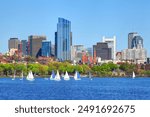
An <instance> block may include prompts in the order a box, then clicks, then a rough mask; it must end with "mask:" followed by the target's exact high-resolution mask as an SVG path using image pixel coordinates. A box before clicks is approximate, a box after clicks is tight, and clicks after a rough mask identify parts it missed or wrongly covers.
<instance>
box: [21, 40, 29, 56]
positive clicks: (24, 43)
mask: <svg viewBox="0 0 150 117" xmlns="http://www.w3.org/2000/svg"><path fill="white" fill-rule="evenodd" d="M21 44H22V55H23V56H26V55H27V46H28V42H27V40H21Z"/></svg>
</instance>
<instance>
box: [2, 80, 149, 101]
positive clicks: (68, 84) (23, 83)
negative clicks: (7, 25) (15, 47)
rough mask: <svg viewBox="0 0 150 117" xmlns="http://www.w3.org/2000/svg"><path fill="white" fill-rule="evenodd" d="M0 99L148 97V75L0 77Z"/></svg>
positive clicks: (129, 98) (122, 98) (144, 98)
mask: <svg viewBox="0 0 150 117" xmlns="http://www.w3.org/2000/svg"><path fill="white" fill-rule="evenodd" d="M0 99H1V100H150V78H136V79H131V78H95V79H93V80H90V79H88V78H82V80H79V81H75V80H74V79H71V80H69V81H64V80H61V81H52V80H45V79H43V78H37V79H36V80H35V81H33V82H31V81H27V80H25V79H24V80H20V79H15V80H11V79H10V78H0Z"/></svg>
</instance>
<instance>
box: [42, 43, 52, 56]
mask: <svg viewBox="0 0 150 117" xmlns="http://www.w3.org/2000/svg"><path fill="white" fill-rule="evenodd" d="M42 56H43V57H50V56H51V42H50V41H45V40H44V41H42Z"/></svg>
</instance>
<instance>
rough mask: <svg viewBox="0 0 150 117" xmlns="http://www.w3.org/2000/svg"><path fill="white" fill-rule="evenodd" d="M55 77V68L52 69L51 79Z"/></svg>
mask: <svg viewBox="0 0 150 117" xmlns="http://www.w3.org/2000/svg"><path fill="white" fill-rule="evenodd" d="M54 79H55V72H54V70H52V73H51V76H50V80H54Z"/></svg>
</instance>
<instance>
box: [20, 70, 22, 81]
mask: <svg viewBox="0 0 150 117" xmlns="http://www.w3.org/2000/svg"><path fill="white" fill-rule="evenodd" d="M20 80H23V71H22V73H21V79H20Z"/></svg>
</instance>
